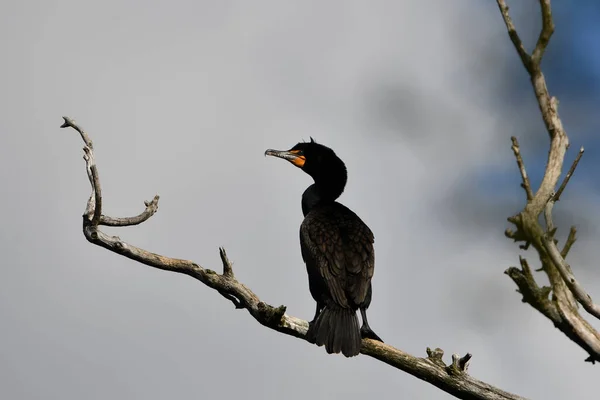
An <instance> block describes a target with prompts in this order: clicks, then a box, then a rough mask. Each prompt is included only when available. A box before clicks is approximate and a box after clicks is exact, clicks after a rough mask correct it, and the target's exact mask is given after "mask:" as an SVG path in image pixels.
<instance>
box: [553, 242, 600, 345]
mask: <svg viewBox="0 0 600 400" xmlns="http://www.w3.org/2000/svg"><path fill="white" fill-rule="evenodd" d="M542 241H543V243H544V247H545V248H546V251H547V252H548V254H549V255H550V258H552V262H553V263H554V265H555V266H556V269H558V271H559V272H560V275H561V276H562V278H563V280H564V281H565V283H566V284H567V287H568V288H569V290H570V291H571V292H572V293H573V294H574V295H575V298H576V299H577V301H578V302H579V303H580V304H581V305H582V306H583V308H584V309H585V310H586V311H587V312H589V313H590V314H592V315H593V316H594V317H596V318H599V319H600V306H598V305H596V304H594V302H593V301H592V297H591V296H590V295H589V294H587V293H586V291H585V290H584V289H583V287H582V286H581V284H580V283H579V282H578V281H577V279H575V275H573V273H572V272H571V267H570V266H569V264H567V262H566V261H565V259H564V258H563V257H562V256H561V254H560V251H559V250H558V248H557V247H556V243H554V239H553V238H552V237H551V236H548V235H545V236H544V237H543V238H542ZM599 349H600V347H599Z"/></svg>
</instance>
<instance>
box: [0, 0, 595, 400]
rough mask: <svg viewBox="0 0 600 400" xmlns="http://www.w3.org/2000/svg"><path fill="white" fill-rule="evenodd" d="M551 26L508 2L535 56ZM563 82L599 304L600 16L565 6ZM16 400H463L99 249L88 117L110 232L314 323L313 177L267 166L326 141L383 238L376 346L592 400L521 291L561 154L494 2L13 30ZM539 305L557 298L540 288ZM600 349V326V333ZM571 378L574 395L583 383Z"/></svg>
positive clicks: (163, 9)
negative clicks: (310, 269) (244, 399)
mask: <svg viewBox="0 0 600 400" xmlns="http://www.w3.org/2000/svg"><path fill="white" fill-rule="evenodd" d="M537 3H538V2H537V1H533V0H528V1H526V2H523V3H521V2H516V1H513V2H509V5H511V6H512V8H511V13H512V14H513V17H514V19H515V22H516V24H517V28H519V30H520V32H522V36H523V39H524V41H525V44H526V45H527V47H528V48H529V49H531V48H532V47H533V45H534V43H535V38H536V34H537V32H538V30H539V27H540V21H539V10H538V4H537ZM556 3H557V4H556V9H555V14H556V18H555V23H556V34H555V35H554V37H553V39H552V42H551V44H550V47H549V48H548V50H547V52H546V58H545V60H544V63H543V69H544V72H545V75H546V77H547V80H548V85H549V88H550V91H551V94H552V95H556V96H557V97H558V98H559V100H560V108H559V111H560V113H561V117H562V119H563V124H564V125H565V128H566V130H567V133H568V134H569V136H570V139H571V150H570V151H569V153H568V154H567V162H570V160H572V159H573V158H574V157H575V155H576V151H577V149H579V147H580V146H585V148H586V154H585V156H584V158H583V160H582V162H581V164H580V168H579V169H578V171H577V173H576V175H575V177H574V178H573V179H572V181H571V184H570V186H569V188H568V190H567V192H566V193H565V194H564V195H563V197H562V198H561V201H560V203H559V204H557V206H556V207H555V214H556V220H557V221H558V224H559V236H560V237H564V236H565V235H566V234H567V232H568V227H569V226H570V225H572V224H575V225H576V226H577V227H578V229H579V236H580V240H579V241H578V243H577V244H576V245H575V246H574V248H573V250H572V253H571V255H570V256H569V262H570V263H571V265H572V267H573V269H574V271H575V273H576V275H577V277H578V278H579V280H580V281H581V282H583V283H584V285H585V287H586V288H587V289H588V291H589V292H590V294H591V295H592V296H594V295H595V294H596V297H598V296H600V280H599V279H598V274H597V270H596V265H595V260H596V257H595V255H596V254H595V253H596V250H597V249H596V246H595V244H596V243H597V242H598V240H600V230H598V229H597V226H598V224H599V223H600V210H599V209H598V207H597V206H596V204H597V202H598V201H597V200H598V197H599V194H600V193H599V192H600V184H599V183H598V181H597V180H596V179H595V175H596V173H595V171H596V170H597V168H598V166H599V165H600V158H599V157H597V156H596V155H595V153H597V152H598V151H600V140H599V139H598V137H599V136H598V135H597V134H596V132H597V131H598V128H600V126H599V125H600V123H599V120H598V119H597V118H595V115H596V111H597V104H598V102H599V101H600V73H599V72H598V71H600V69H599V68H598V65H599V63H600V58H599V56H598V54H600V51H598V50H600V49H598V47H599V46H600V40H598V39H599V37H600V24H598V21H599V19H600V6H599V5H598V4H597V2H594V1H591V0H590V1H581V2H579V3H578V6H577V7H572V6H570V5H569V4H567V3H566V2H556ZM0 48H2V52H3V62H2V63H1V64H0V71H1V72H2V76H4V78H5V79H3V82H2V90H1V91H0V105H1V107H0V110H2V111H0V112H1V113H2V115H1V117H0V131H1V132H2V133H1V135H0V180H1V181H2V182H3V184H4V187H5V191H4V195H3V196H2V205H3V207H2V209H3V211H4V213H3V229H1V230H0V250H1V251H2V253H3V255H4V266H3V267H2V268H0V320H2V321H3V324H2V330H1V331H0V332H1V333H0V338H2V343H3V344H4V346H0V397H2V398H7V399H38V398H44V399H81V398H85V399H106V398H113V399H129V398H145V399H147V400H153V399H165V398H178V399H179V398H181V399H183V398H192V397H198V396H201V397H203V398H225V399H231V398H239V396H248V397H250V398H256V399H260V398H287V399H301V398H305V397H306V396H311V397H312V398H314V399H329V398H344V399H348V400H352V399H361V398H364V396H374V397H377V398H381V399H388V398H407V399H434V400H436V399H449V398H451V396H450V395H448V394H446V393H444V392H442V391H440V390H439V389H437V388H435V387H433V386H431V385H429V384H427V383H425V382H422V381H420V380H417V379H415V378H414V377H412V376H409V375H407V374H404V373H402V372H401V371H398V370H395V369H393V368H391V367H389V366H387V365H384V364H383V363H380V362H377V361H375V360H373V359H370V358H368V357H365V356H359V357H356V358H353V359H346V358H344V357H342V356H329V355H327V354H326V353H325V351H324V349H322V348H318V347H316V346H311V345H309V344H308V343H306V342H304V341H301V340H297V339H294V338H292V337H289V336H284V335H281V334H278V333H276V332H274V331H271V330H268V329H265V328H264V327H262V326H261V325H259V324H258V323H257V322H256V321H255V320H253V319H252V317H251V316H250V315H249V314H248V313H247V312H246V311H239V310H235V309H234V307H233V306H232V304H231V303H230V302H228V301H226V300H225V299H223V298H222V297H221V296H220V295H219V294H217V293H216V292H214V291H212V290H210V289H209V288H207V287H205V286H204V285H202V284H201V283H199V282H197V281H195V280H193V279H190V278H189V277H187V276H182V275H178V274H174V273H167V272H164V271H159V270H155V269H152V268H149V267H147V266H143V265H140V264H136V263H134V262H133V261H131V260H128V259H125V258H123V257H119V256H118V255H116V254H113V253H110V252H108V251H106V250H104V249H101V248H99V247H95V246H93V245H90V244H89V243H88V242H87V241H86V240H85V239H84V237H83V234H82V232H81V214H82V213H83V211H84V209H85V204H86V201H87V198H88V196H89V191H90V190H89V183H88V181H87V177H86V174H85V167H84V162H83V160H82V151H81V148H82V146H83V143H82V141H81V139H80V138H79V136H78V135H77V134H76V132H75V131H72V130H64V129H63V130H61V129H59V128H58V127H59V126H60V125H61V123H62V119H61V116H63V115H67V116H70V117H72V118H74V119H75V120H76V121H77V122H78V123H80V124H81V126H82V127H83V128H84V129H86V130H87V131H88V133H89V134H90V136H91V138H92V140H93V141H94V144H95V151H96V160H97V163H98V168H99V172H100V178H101V181H102V184H103V194H104V210H103V211H104V213H105V214H108V215H111V216H127V215H134V214H137V213H139V212H140V211H141V210H142V209H143V200H149V199H151V198H152V196H154V195H155V194H157V193H158V194H160V196H161V202H160V208H159V212H158V213H157V214H156V215H155V216H154V217H153V218H152V219H150V220H149V221H147V222H146V223H144V224H143V225H141V226H138V227H130V228H122V229H106V231H107V232H109V233H111V234H117V235H119V236H120V237H121V238H122V239H123V240H125V241H126V242H129V243H131V244H135V245H137V246H140V247H142V248H145V249H147V250H149V251H153V252H157V253H161V254H164V255H167V256H173V257H178V258H186V259H192V260H194V261H196V262H198V263H199V264H201V265H202V266H204V267H206V268H211V269H217V270H218V269H220V268H221V267H220V265H221V264H220V260H219V256H218V247H219V246H224V247H225V248H226V249H227V251H228V255H229V257H230V259H231V260H232V261H233V263H234V272H235V273H236V276H237V278H238V279H239V280H240V281H241V282H243V283H244V284H246V285H247V286H249V287H250V288H252V290H254V291H255V293H256V294H258V295H259V296H260V297H261V299H262V300H263V301H266V302H268V303H270V304H272V305H276V306H277V305H280V304H285V305H286V306H287V309H288V313H289V314H291V315H294V316H297V317H301V318H304V319H308V318H311V316H312V313H313V312H314V303H313V300H312V298H311V296H310V294H309V292H308V284H307V283H308V282H307V277H306V272H305V267H304V265H303V263H302V259H301V255H300V249H299V243H298V229H299V225H300V223H301V221H302V212H301V208H300V197H301V194H302V192H303V190H304V189H305V188H306V187H307V186H308V185H309V184H310V183H311V181H310V178H309V177H308V176H307V175H305V174H303V173H302V172H301V171H299V170H297V169H295V168H294V167H292V166H291V165H289V164H288V163H285V162H283V161H282V160H277V159H272V158H265V157H264V156H263V153H264V150H265V149H267V148H280V149H287V148H290V147H292V146H293V145H294V144H295V143H296V142H298V141H302V140H308V139H309V137H311V136H312V137H314V138H315V139H316V140H317V141H319V142H321V143H323V144H326V145H328V146H330V147H332V148H333V149H334V150H335V151H336V153H337V154H338V155H339V156H340V157H341V158H342V159H343V160H344V161H345V162H346V165H347V168H348V172H349V181H348V186H347V188H346V191H345V192H344V194H343V195H342V196H341V198H340V202H342V203H343V204H345V205H347V206H348V207H350V208H351V209H352V210H354V211H355V212H356V213H357V214H358V215H360V216H361V218H362V219H363V220H364V221H365V222H366V223H367V224H368V225H369V226H370V227H371V229H372V230H373V232H374V234H375V251H376V268H375V276H374V280H373V286H374V297H373V302H372V305H371V308H370V309H369V322H370V324H371V326H372V327H373V329H374V330H375V331H376V332H377V333H378V334H379V335H380V336H381V337H382V338H383V339H384V340H385V341H386V342H387V343H389V344H391V345H393V346H396V347H398V348H400V349H402V350H404V351H408V352H410V353H411V354H414V355H416V356H425V349H426V347H441V348H443V349H444V350H445V352H446V358H445V360H446V361H447V362H449V361H450V354H452V353H459V354H461V355H462V354H464V353H466V352H470V353H472V354H473V360H472V361H471V365H470V369H469V372H470V373H471V374H472V375H473V376H475V377H476V378H478V379H481V380H483V381H486V382H488V383H490V384H493V385H496V386H498V387H500V388H502V389H504V390H507V391H510V392H513V393H517V394H519V395H521V396H525V397H529V398H544V399H564V398H590V396H591V394H592V393H595V392H596V391H595V387H594V385H593V383H592V382H594V381H595V379H596V377H597V371H596V370H595V368H597V367H593V366H591V365H590V364H589V363H584V362H583V360H584V359H585V358H586V356H587V355H586V354H585V353H584V352H583V351H582V350H581V349H580V348H578V347H577V346H576V345H575V344H573V343H572V342H570V341H569V340H568V339H567V338H566V337H564V335H562V333H560V332H559V331H558V330H556V329H554V328H553V326H552V324H551V323H550V322H549V321H548V320H546V319H545V318H544V317H543V316H541V315H540V314H539V313H538V312H537V311H535V310H533V309H532V308H531V307H529V306H528V305H525V304H522V303H521V299H520V296H519V294H518V293H516V292H515V285H514V283H513V282H512V281H511V280H510V279H509V278H508V277H507V276H505V275H504V274H503V271H504V270H505V269H506V268H508V267H509V266H512V265H517V264H518V256H519V254H521V255H524V256H526V257H528V259H529V260H530V262H531V264H532V265H533V266H536V263H535V259H536V257H535V254H534V253H532V252H523V251H521V250H519V249H518V246H516V245H515V244H513V243H511V242H510V241H509V240H507V239H506V238H505V237H504V234H503V232H504V230H505V229H506V228H507V227H508V226H509V225H508V223H507V222H506V217H508V216H510V215H512V214H514V213H516V212H517V211H518V210H519V209H520V207H522V206H523V201H524V194H523V191H522V189H520V188H519V175H518V170H517V168H516V163H515V161H514V159H513V156H512V152H511V150H510V136H512V135H516V136H518V137H519V139H520V141H521V144H522V147H523V153H524V157H525V161H526V163H527V165H528V166H529V171H530V174H531V176H532V180H533V182H534V183H535V182H539V180H540V179H541V174H542V173H543V168H544V163H545V157H546V155H547V151H548V139H547V133H546V132H545V130H544V127H543V123H542V120H541V117H540V115H539V111H538V109H537V104H536V102H535V98H534V96H533V93H532V90H531V87H530V85H529V81H528V77H527V75H526V73H525V71H524V69H523V67H522V65H521V64H520V61H519V58H518V57H517V55H516V52H515V51H514V49H513V47H512V44H511V43H510V40H509V38H508V35H507V34H506V30H505V26H504V23H503V21H502V18H501V16H500V13H499V11H498V9H497V6H496V3H495V2H493V1H467V0H456V1H453V2H448V1H444V0H430V1H418V0H405V1H383V0H381V1H380V0H377V1H371V2H369V3H368V4H367V3H365V2H357V1H348V2H343V3H342V2H341V1H326V2H322V1H313V0H311V1H308V0H307V1H303V2H300V1H287V2H281V1H274V0H270V1H266V0H265V1H262V0H261V1H255V2H252V3H250V2H243V1H185V0H174V1H171V2H169V3H167V2H159V1H145V2H141V1H134V0H124V1H119V2H117V1H114V0H107V1H104V2H90V1H68V0H57V1H40V0H31V1H22V2H9V3H7V4H6V5H5V6H4V8H3V12H2V14H1V15H0ZM539 278H540V282H543V277H542V276H539ZM595 325H596V326H597V327H598V326H599V325H600V324H598V323H595ZM567 371H568V372H567Z"/></svg>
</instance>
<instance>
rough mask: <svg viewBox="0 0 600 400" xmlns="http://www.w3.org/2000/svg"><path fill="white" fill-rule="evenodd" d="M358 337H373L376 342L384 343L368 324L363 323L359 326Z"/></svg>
mask: <svg viewBox="0 0 600 400" xmlns="http://www.w3.org/2000/svg"><path fill="white" fill-rule="evenodd" d="M360 337H361V338H363V339H373V340H377V341H378V342H381V343H384V342H383V340H382V339H381V338H380V337H379V336H377V334H376V333H375V332H373V330H372V329H371V327H370V326H368V325H363V326H362V327H361V328H360Z"/></svg>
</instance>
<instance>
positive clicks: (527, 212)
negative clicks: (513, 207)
mask: <svg viewBox="0 0 600 400" xmlns="http://www.w3.org/2000/svg"><path fill="white" fill-rule="evenodd" d="M496 1H497V3H498V7H499V9H500V13H501V14H502V17H503V19H504V23H505V24H506V28H507V30H508V34H509V36H510V39H511V41H512V42H513V44H514V46H515V49H516V50H517V53H518V54H519V57H520V58H521V62H522V63H523V66H524V67H525V69H526V70H527V72H528V73H529V76H530V79H531V84H532V86H533V90H534V93H535V97H536V99H537V102H538V105H539V109H540V112H541V114H542V118H543V120H544V124H545V126H546V130H547V131H548V135H549V137H550V152H549V153H548V162H547V164H546V169H545V171H544V177H543V179H542V182H541V184H540V186H539V188H538V189H537V191H536V192H535V194H533V192H532V190H531V188H530V182H529V179H528V178H527V172H526V169H525V163H524V161H523V159H522V156H521V153H520V150H519V146H518V142H517V141H516V139H514V138H513V146H512V148H513V152H514V154H515V157H516V159H517V164H518V166H519V170H520V173H521V179H522V181H523V183H522V186H523V187H524V188H525V190H526V193H527V200H526V205H525V207H524V208H523V210H522V211H521V212H519V213H518V214H517V215H515V216H512V217H510V218H508V221H509V222H511V223H512V224H514V225H515V226H516V231H512V230H507V231H506V236H507V237H509V238H511V239H513V240H514V241H520V242H525V245H523V246H521V248H523V249H525V250H526V249H527V248H528V247H529V245H530V244H531V245H532V246H533V248H534V249H535V251H536V252H537V253H538V256H539V259H540V263H541V265H542V268H541V270H543V271H544V272H545V273H546V275H547V276H548V279H549V281H550V287H548V288H546V287H544V288H540V287H539V286H538V285H537V283H536V281H535V277H534V276H533V274H532V272H531V269H530V268H529V266H528V264H527V262H526V261H524V259H521V269H519V268H516V267H511V268H509V269H508V270H506V273H507V274H508V275H509V276H510V277H511V278H512V280H513V281H514V282H515V283H516V284H517V286H518V288H519V291H520V292H521V294H522V295H523V301H524V302H526V303H528V304H530V305H531V306H532V307H533V308H535V309H536V310H538V311H539V312H541V313H542V314H543V315H545V316H546V317H547V318H548V319H550V320H551V321H552V322H553V324H554V326H555V327H556V328H558V329H559V330H561V331H562V332H563V333H564V334H565V335H567V337H569V338H570V339H571V340H572V341H574V342H575V343H577V344H578V345H579V346H580V347H581V348H583V349H584V350H585V351H586V352H588V353H589V355H590V356H589V357H588V358H587V359H586V361H590V362H592V363H593V362H595V361H600V334H599V333H598V332H597V331H596V330H595V329H594V328H593V327H592V326H591V325H590V324H589V323H588V322H587V321H586V320H585V319H584V317H583V316H582V315H581V314H580V313H579V311H578V303H580V304H582V305H583V307H584V308H585V309H586V310H587V311H588V312H590V313H591V314H592V315H594V316H596V317H598V316H599V315H600V308H599V307H598V306H596V305H595V304H594V303H593V302H592V300H591V297H590V296H589V295H588V294H587V293H586V292H585V291H584V290H583V288H582V286H581V285H580V284H579V283H578V282H577V280H576V279H575V276H574V275H573V273H572V271H571V268H570V267H569V265H568V264H567V263H566V262H565V260H564V258H565V257H566V256H567V253H568V252H569V250H570V249H571V246H572V245H573V243H574V242H575V232H576V231H575V228H574V227H573V228H571V232H570V234H569V237H568V239H567V241H566V243H565V244H564V247H563V251H562V252H560V251H559V250H558V248H557V247H556V242H555V239H554V234H555V232H556V229H557V228H556V227H555V226H554V223H553V222H552V208H553V207H554V204H555V203H556V202H557V201H558V200H559V199H560V196H561V195H562V193H563V191H564V190H565V187H566V186H567V183H568V182H569V179H570V178H571V176H572V175H573V173H574V171H575V168H576V167H577V164H578V163H579V160H580V159H581V156H582V155H583V148H581V150H580V152H579V154H578V156H577V158H576V159H575V162H574V163H573V165H572V166H571V168H570V169H569V172H568V173H567V175H566V176H565V178H564V180H563V182H562V184H561V185H560V188H559V189H558V191H557V192H555V189H556V186H557V184H558V180H559V178H560V176H561V173H562V167H563V163H564V158H565V153H566V151H567V149H568V147H569V138H568V136H567V134H566V132H565V130H564V129H563V126H562V122H561V120H560V117H559V115H558V100H557V99H556V98H555V97H551V96H550V94H549V92H548V87H547V86H546V79H545V78H544V74H543V73H542V70H541V67H540V65H541V62H542V58H543V56H544V52H545V50H546V47H547V46H548V43H549V42H550V38H551V37H552V33H553V32H554V22H553V19H552V8H551V5H550V0H539V2H540V7H541V14H542V30H541V32H540V35H539V37H538V40H537V43H536V45H535V49H534V50H533V53H532V54H531V55H529V54H528V53H527V51H526V50H525V48H524V46H523V43H522V41H521V39H520V38H519V35H518V33H517V30H516V28H515V26H514V24H513V22H512V20H511V18H510V16H509V14H508V6H507V5H506V2H505V0H496ZM515 147H516V149H515ZM528 187H529V190H527V188H528ZM542 212H543V213H544V219H545V221H546V229H544V228H543V227H542V225H541V223H540V221H539V217H540V215H541V213H542Z"/></svg>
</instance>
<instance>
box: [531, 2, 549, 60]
mask: <svg viewBox="0 0 600 400" xmlns="http://www.w3.org/2000/svg"><path fill="white" fill-rule="evenodd" d="M540 7H541V8H542V31H541V32H540V36H539V37H538V41H537V44H536V45H535V49H534V50H533V55H532V56H531V63H532V65H534V68H539V66H540V64H541V63H542V57H543V56H544V51H545V50H546V47H547V46H548V43H549V42H550V38H551V37H552V33H554V21H553V20H552V7H550V0H540Z"/></svg>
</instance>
